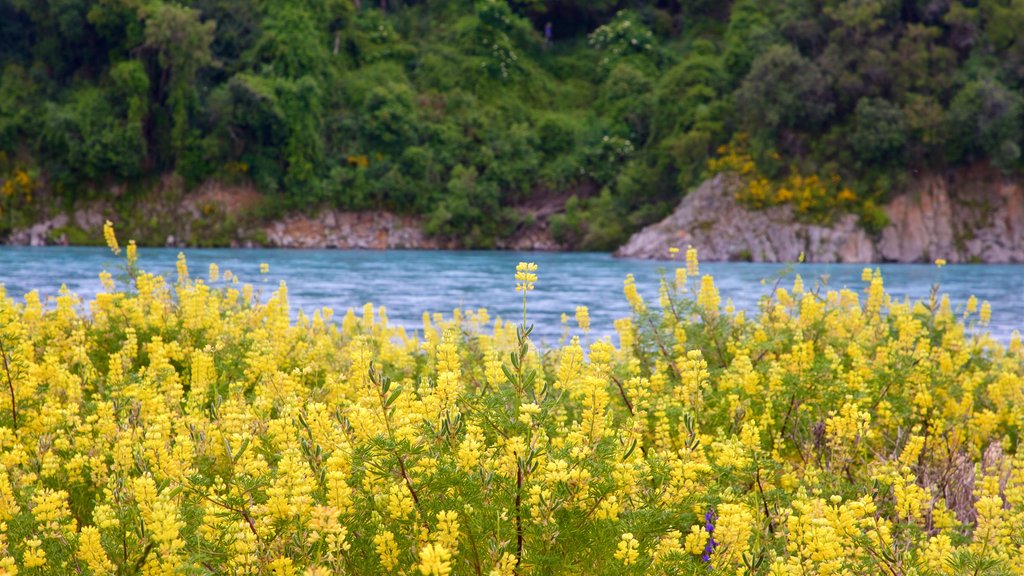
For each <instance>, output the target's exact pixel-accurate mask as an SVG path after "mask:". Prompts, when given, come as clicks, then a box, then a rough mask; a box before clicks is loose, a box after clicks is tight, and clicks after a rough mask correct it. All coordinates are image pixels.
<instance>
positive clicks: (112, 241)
mask: <svg viewBox="0 0 1024 576" xmlns="http://www.w3.org/2000/svg"><path fill="white" fill-rule="evenodd" d="M103 239H104V240H105V241H106V242H107V248H110V251H111V252H113V253H114V254H120V253H121V247H120V246H118V245H117V236H116V235H115V234H114V224H113V223H112V222H111V221H110V220H107V221H106V222H104V223H103Z"/></svg>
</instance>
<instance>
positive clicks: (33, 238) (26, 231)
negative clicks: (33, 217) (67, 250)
mask: <svg viewBox="0 0 1024 576" xmlns="http://www.w3.org/2000/svg"><path fill="white" fill-rule="evenodd" d="M67 225H68V215H67V214H58V215H56V216H54V217H53V218H50V219H47V220H43V221H42V222H37V223H35V224H33V225H32V226H29V227H28V228H21V229H20V230H15V231H14V232H12V233H11V236H10V238H9V239H8V243H9V244H15V245H19V246H46V245H47V244H53V243H60V238H55V237H54V233H53V232H54V231H55V230H57V229H59V228H63V227H65V226H67ZM65 240H66V239H65Z"/></svg>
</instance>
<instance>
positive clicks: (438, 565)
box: [416, 544, 452, 576]
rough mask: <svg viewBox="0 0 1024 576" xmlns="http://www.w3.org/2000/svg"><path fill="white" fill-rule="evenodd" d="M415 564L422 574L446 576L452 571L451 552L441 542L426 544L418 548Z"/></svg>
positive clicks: (425, 575) (424, 575) (426, 575)
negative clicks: (417, 557)
mask: <svg viewBox="0 0 1024 576" xmlns="http://www.w3.org/2000/svg"><path fill="white" fill-rule="evenodd" d="M419 556H420V561H419V564H417V565H416V568H417V569H418V570H419V572H420V574H422V575H423V576H448V574H451V571H452V564H451V553H449V552H448V550H447V549H446V548H445V547H444V546H442V545H441V544H427V545H426V546H424V547H423V548H421V549H420V552H419Z"/></svg>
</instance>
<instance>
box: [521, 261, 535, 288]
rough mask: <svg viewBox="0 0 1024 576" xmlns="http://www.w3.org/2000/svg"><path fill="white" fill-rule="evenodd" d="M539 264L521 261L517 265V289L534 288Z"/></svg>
mask: <svg viewBox="0 0 1024 576" xmlns="http://www.w3.org/2000/svg"><path fill="white" fill-rule="evenodd" d="M536 272H537V265H536V264H534V263H533V262H520V263H519V264H517V265H516V291H517V292H527V291H530V290H533V288H534V282H536V281H537V274H536Z"/></svg>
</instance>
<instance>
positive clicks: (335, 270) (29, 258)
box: [0, 247, 1024, 343]
mask: <svg viewBox="0 0 1024 576" xmlns="http://www.w3.org/2000/svg"><path fill="white" fill-rule="evenodd" d="M178 252H179V250H177V249H163V248H153V249H140V250H139V259H140V266H141V267H142V268H143V269H144V270H147V271H150V272H159V273H163V274H164V275H165V276H166V277H167V278H174V277H175V262H176V259H177V254H178ZM184 252H185V255H186V257H187V259H188V263H189V268H190V271H191V274H192V275H193V277H200V276H202V277H205V276H206V274H207V270H208V268H209V265H210V263H211V262H216V263H217V264H218V266H219V267H220V270H221V272H222V273H223V272H224V271H225V270H231V271H232V272H233V273H234V274H235V275H237V276H239V277H240V279H241V280H242V281H243V282H249V283H252V284H253V285H254V286H255V287H256V288H257V289H258V290H259V291H260V293H261V294H262V298H263V299H264V300H265V299H266V297H267V296H269V294H270V293H271V292H272V291H273V290H275V289H276V288H277V285H278V283H279V282H280V281H281V280H285V281H286V282H287V284H288V295H289V301H290V303H291V305H292V307H293V309H296V308H299V309H302V310H304V311H306V312H310V311H312V310H314V309H316V308H318V307H323V306H327V307H330V308H332V309H334V311H335V312H336V314H338V315H339V316H340V315H342V314H344V312H345V311H346V310H347V309H348V308H356V309H357V310H358V309H359V308H361V307H362V305H363V304H364V303H366V302H372V303H374V304H375V305H378V306H380V305H383V306H385V307H386V308H387V313H388V317H389V319H390V321H391V322H392V323H398V324H402V325H404V326H406V327H407V328H409V329H418V328H419V327H420V326H422V323H421V319H422V314H423V312H424V311H430V312H442V313H444V314H446V315H448V314H450V313H451V311H452V309H453V308H456V307H459V308H463V309H477V308H481V307H485V308H487V309H488V310H489V311H490V312H491V314H492V316H494V315H500V316H502V317H503V318H506V319H509V320H513V321H515V320H516V319H517V318H518V317H519V315H520V314H521V300H520V299H519V294H517V293H516V292H515V280H514V278H513V276H514V273H515V266H516V263H518V262H519V261H529V262H536V263H537V265H538V268H539V269H538V272H537V275H538V278H539V279H538V281H537V284H536V290H535V291H534V292H531V293H530V294H529V316H530V321H531V322H534V323H536V325H537V335H539V336H540V337H541V338H542V339H544V340H546V341H547V342H549V343H550V342H553V341H555V340H557V339H558V337H559V335H560V334H561V332H562V328H561V315H562V314H563V313H567V314H569V316H570V317H572V316H573V313H574V311H575V308H576V306H579V305H585V306H588V307H589V309H590V316H591V322H592V326H593V332H594V333H596V334H598V335H604V334H610V333H611V332H612V330H613V327H612V323H613V321H614V320H615V319H616V318H621V317H623V316H627V315H628V314H629V307H628V305H627V304H626V300H625V297H624V296H623V293H622V285H623V280H624V279H625V277H626V274H630V273H632V274H633V275H634V276H635V277H636V282H637V287H638V288H639V290H640V293H641V294H643V295H644V296H645V297H646V298H647V299H648V300H649V301H652V302H655V301H656V295H657V288H658V281H659V278H660V277H661V275H662V274H665V273H668V274H670V275H671V274H673V273H674V269H675V267H676V266H679V265H681V263H677V262H664V261H663V262H652V261H646V260H621V259H616V258H612V257H611V256H610V255H608V254H600V253H537V252H490V251H481V252H473V251H406V250H395V251H383V252H377V251H342V250H273V249H247V250H228V249H186V250H184ZM261 263H266V264H269V266H270V270H269V273H267V274H260V264H261ZM118 265H119V260H118V259H117V258H115V257H114V256H112V255H111V253H110V251H109V250H107V249H105V248H86V247H70V248H64V247H44V248H24V247H0V283H2V284H4V285H5V286H6V289H7V293H8V294H9V295H11V296H13V297H16V298H20V297H21V296H22V295H23V294H24V293H25V292H28V291H30V290H39V292H40V295H41V296H43V297H44V298H45V297H47V296H53V295H55V294H56V293H57V292H58V290H59V288H60V286H61V284H62V283H64V284H67V286H68V288H70V289H71V290H72V291H73V292H75V293H77V294H79V295H81V296H83V297H91V296H92V295H94V294H95V293H96V292H97V291H98V290H100V289H101V286H100V282H99V279H98V273H99V272H100V271H101V270H104V269H106V270H108V271H110V272H111V273H114V274H115V275H116V272H117V270H118ZM878 267H880V268H881V270H882V275H883V277H884V280H885V286H886V289H887V290H888V291H889V292H890V293H891V294H893V295H894V296H897V297H899V298H904V297H910V298H913V299H916V298H926V297H927V296H928V293H929V291H930V290H931V286H932V284H933V283H935V282H938V283H940V285H941V291H942V292H945V293H948V294H949V295H950V298H951V300H952V303H953V305H954V307H962V306H963V305H964V303H965V302H966V301H967V299H968V298H969V297H970V296H971V295H972V294H973V295H975V296H977V297H978V299H979V300H988V301H990V302H991V304H992V324H991V326H990V327H989V330H990V332H992V334H993V335H994V336H996V337H997V338H999V339H1000V340H1004V341H1007V340H1008V339H1009V335H1010V333H1011V332H1012V331H1013V330H1022V331H1024V265H948V266H945V267H944V268H941V269H939V268H937V267H935V266H933V265H925V264H914V265H905V264H882V265H880V266H878ZM784 268H785V266H783V265H778V264H748V263H707V264H701V272H702V273H711V274H713V275H714V276H715V281H716V284H717V285H718V287H719V290H720V291H721V294H722V300H723V302H725V300H726V299H727V298H731V299H732V300H733V301H734V303H735V305H736V306H737V307H738V308H747V309H751V308H754V307H755V305H756V302H757V299H758V298H759V297H760V296H762V295H764V294H765V293H767V292H768V291H769V290H770V288H771V284H772V281H773V278H774V277H775V275H776V274H778V273H780V271H782V270H784ZM863 268H864V266H862V265H858V264H799V265H796V266H794V267H793V271H792V272H790V273H789V275H788V276H787V277H786V278H785V279H784V280H783V281H782V285H783V286H791V285H792V281H793V274H794V273H799V274H800V275H801V276H802V278H803V280H804V284H805V286H807V287H808V288H811V287H813V286H814V285H815V283H816V282H819V281H821V280H822V278H823V277H825V278H826V279H827V285H828V286H829V287H830V288H835V289H838V288H841V287H844V286H845V287H849V288H851V289H855V290H863V289H864V283H863V282H861V280H860V276H861V270H863ZM762 280H767V282H766V283H762ZM573 325H575V324H574V323H573Z"/></svg>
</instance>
